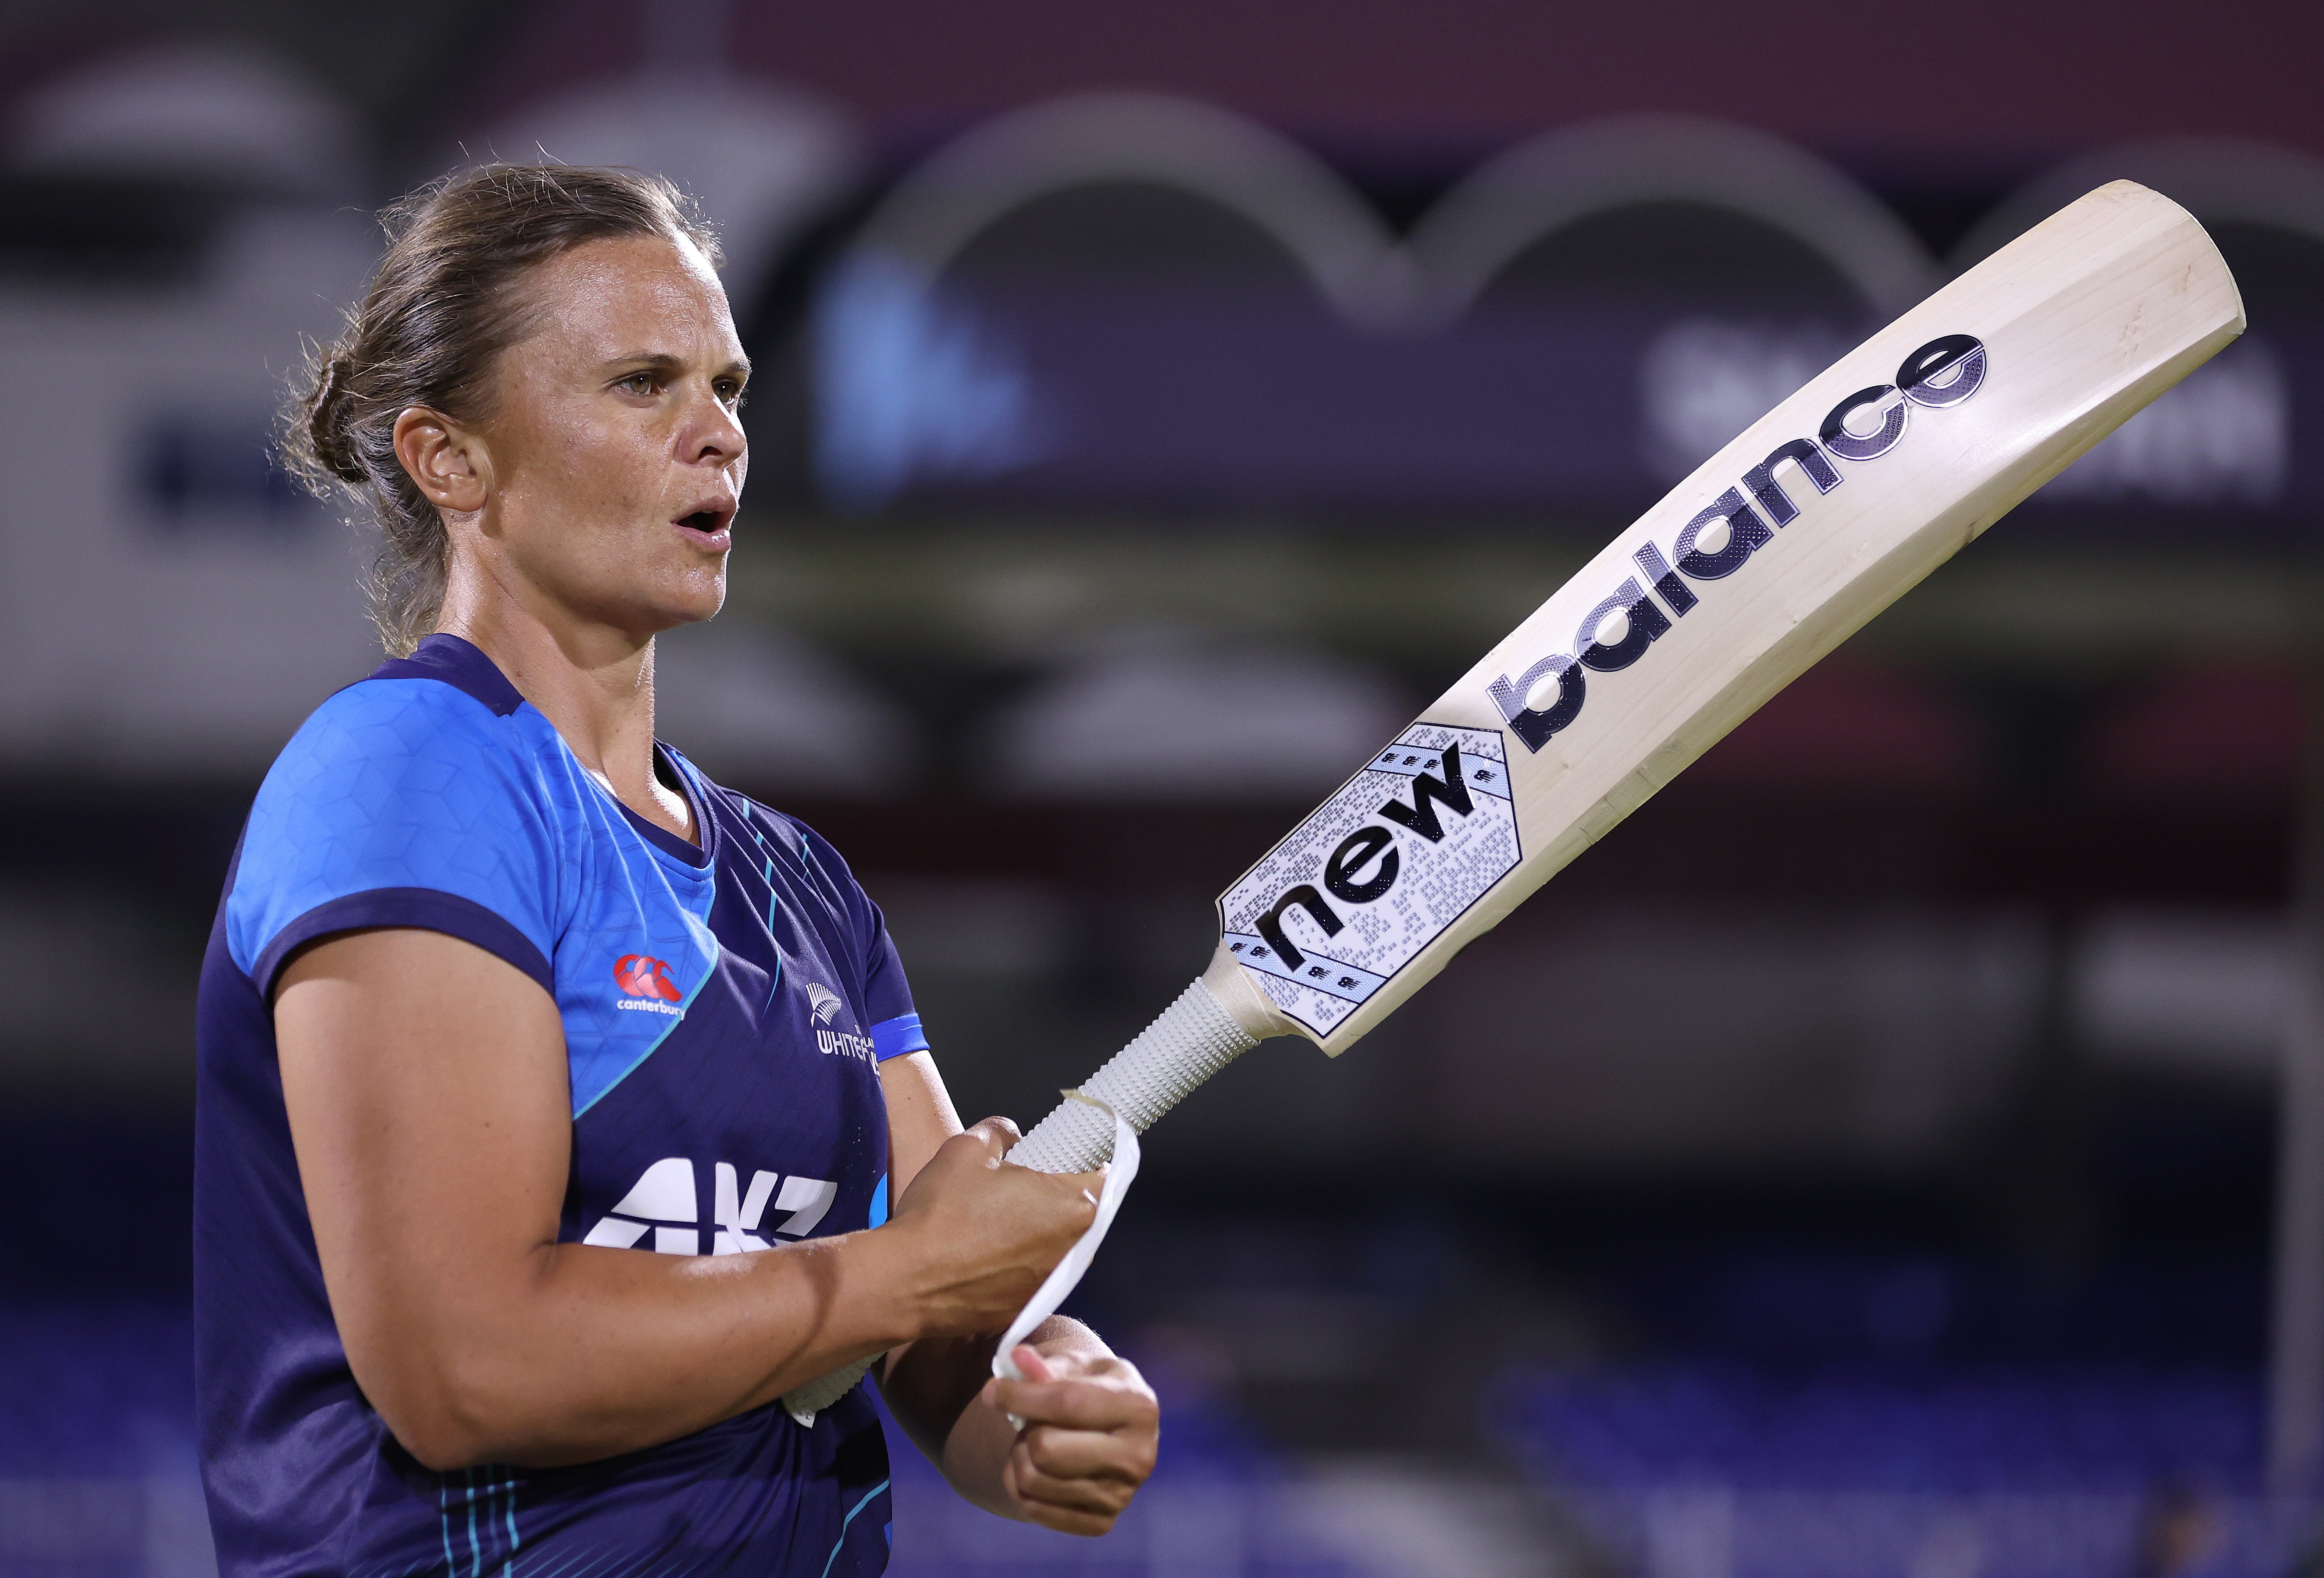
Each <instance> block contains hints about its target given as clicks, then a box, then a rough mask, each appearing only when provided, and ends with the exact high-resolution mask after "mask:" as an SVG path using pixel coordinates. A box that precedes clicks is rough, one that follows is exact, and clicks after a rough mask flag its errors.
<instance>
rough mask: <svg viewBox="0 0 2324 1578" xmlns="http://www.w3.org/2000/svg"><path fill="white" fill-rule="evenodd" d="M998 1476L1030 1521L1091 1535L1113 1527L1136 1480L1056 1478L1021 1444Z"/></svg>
mask: <svg viewBox="0 0 2324 1578" xmlns="http://www.w3.org/2000/svg"><path fill="white" fill-rule="evenodd" d="M1001 1485H1002V1488H1003V1489H1004V1490H1006V1491H1007V1492H1008V1495H1009V1499H1010V1501H1011V1502H1012V1503H1013V1504H1014V1505H1015V1506H1016V1507H1017V1508H1018V1509H1019V1511H1021V1512H1023V1513H1024V1514H1025V1516H1026V1517H1027V1518H1029V1519H1030V1520H1032V1521H1033V1522H1035V1523H1037V1524H1039V1525H1041V1526H1042V1527H1045V1528H1053V1529H1056V1530H1057V1531H1058V1532H1059V1533H1061V1534H1074V1535H1082V1536H1086V1537H1095V1536H1099V1535H1102V1534H1104V1533H1105V1532H1107V1531H1108V1530H1109V1529H1111V1528H1112V1527H1113V1525H1114V1520H1115V1519H1116V1518H1120V1516H1121V1513H1122V1510H1123V1509H1125V1508H1127V1507H1128V1506H1129V1505H1130V1498H1131V1497H1132V1496H1133V1495H1135V1494H1136V1493H1137V1490H1138V1487H1137V1485H1136V1484H1134V1483H1132V1482H1130V1481H1124V1480H1120V1479H1112V1478H1108V1479H1102V1480H1077V1479H1060V1478H1058V1477H1056V1476H1055V1475H1051V1474H1047V1473H1044V1472H1042V1471H1041V1470H1040V1469H1038V1468H1037V1467H1035V1466H1034V1465H1033V1463H1031V1461H1030V1460H1029V1458H1028V1456H1027V1455H1026V1452H1025V1448H1024V1446H1023V1445H1022V1444H1019V1447H1018V1449H1017V1451H1016V1452H1014V1453H1010V1458H1009V1462H1008V1463H1007V1464H1006V1466H1004V1467H1003V1468H1002V1470H1001Z"/></svg>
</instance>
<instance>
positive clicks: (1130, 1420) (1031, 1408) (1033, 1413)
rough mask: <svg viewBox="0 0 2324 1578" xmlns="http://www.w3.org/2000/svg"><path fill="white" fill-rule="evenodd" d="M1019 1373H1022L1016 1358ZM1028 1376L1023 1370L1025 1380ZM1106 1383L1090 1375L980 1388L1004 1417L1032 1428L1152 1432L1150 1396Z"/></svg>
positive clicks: (992, 1382) (1154, 1414) (993, 1382)
mask: <svg viewBox="0 0 2324 1578" xmlns="http://www.w3.org/2000/svg"><path fill="white" fill-rule="evenodd" d="M1019 1369H1023V1361H1022V1360H1021V1359H1020V1360H1019ZM1032 1373H1033V1372H1032V1371H1031V1370H1025V1374H1026V1375H1027V1376H1028V1377H1029V1376H1031V1374H1032ZM1108 1381H1109V1378H1107V1377H1106V1376H1104V1375H1102V1374H1101V1373H1097V1372H1094V1371H1093V1373H1091V1374H1088V1375H1076V1376H1068V1377H1065V1378H1063V1379H1060V1380H1001V1379H1000V1378H998V1377H995V1378H994V1379H993V1380H990V1381H988V1382H986V1383H985V1388H986V1397H987V1398H988V1400H989V1401H991V1403H992V1405H993V1406H994V1407H998V1408H1000V1409H1001V1411H1002V1412H1003V1413H1008V1414H1014V1415H1016V1416H1017V1417H1019V1418H1020V1419H1024V1420H1028V1421H1029V1422H1031V1423H1033V1424H1037V1425H1057V1426H1064V1427H1065V1428H1066V1429H1069V1430H1122V1429H1135V1428H1140V1427H1143V1428H1148V1429H1151V1428H1154V1427H1155V1426H1156V1425H1157V1420H1158V1411H1157V1408H1156V1407H1155V1404H1154V1394H1153V1393H1152V1392H1150V1391H1148V1390H1147V1389H1146V1388H1145V1386H1144V1384H1143V1383H1142V1382H1140V1383H1138V1384H1137V1385H1135V1386H1130V1385H1119V1384H1108Z"/></svg>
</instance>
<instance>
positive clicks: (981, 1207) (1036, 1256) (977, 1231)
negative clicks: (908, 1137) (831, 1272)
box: [890, 1118, 1104, 1337]
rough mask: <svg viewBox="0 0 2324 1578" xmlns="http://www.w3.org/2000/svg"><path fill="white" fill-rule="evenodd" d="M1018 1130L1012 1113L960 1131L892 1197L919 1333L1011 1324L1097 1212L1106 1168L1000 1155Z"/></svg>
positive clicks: (962, 1331) (977, 1329)
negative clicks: (1077, 1168) (1026, 1163)
mask: <svg viewBox="0 0 2324 1578" xmlns="http://www.w3.org/2000/svg"><path fill="white" fill-rule="evenodd" d="M1017 1139H1018V1135H1017V1125H1015V1124H1014V1123H1011V1122H1010V1121H1009V1120H1008V1119H1006V1118H987V1119H986V1120H985V1121H983V1122H982V1123H979V1124H977V1125H976V1126H975V1127H974V1128H973V1129H970V1130H967V1131H966V1132H964V1133H961V1134H955V1135H954V1136H953V1137H952V1138H951V1139H950V1140H945V1142H944V1144H942V1145H941V1146H938V1147H937V1148H936V1155H935V1156H934V1157H932V1158H929V1160H928V1164H927V1166H926V1167H922V1168H921V1169H920V1171H919V1174H918V1177H915V1178H913V1180H912V1183H911V1186H910V1187H909V1188H908V1189H906V1190H905V1191H904V1197H903V1198H902V1199H901V1200H899V1201H898V1202H897V1203H896V1214H895V1217H894V1219H893V1221H892V1222H891V1223H890V1227H891V1228H892V1229H893V1230H894V1231H895V1232H897V1233H898V1234H899V1235H901V1236H903V1237H905V1238H907V1239H908V1240H909V1241H911V1244H912V1251H911V1268H912V1269H911V1272H910V1275H911V1278H912V1284H913V1288H914V1293H915V1296H916V1302H917V1306H918V1310H919V1312H920V1317H919V1327H920V1335H922V1336H927V1337H939V1336H965V1335H969V1334H971V1333H978V1332H991V1331H993V1330H996V1329H997V1328H999V1327H1001V1326H1005V1325H1007V1324H1009V1322H1010V1320H1012V1319H1013V1318H1015V1316H1016V1314H1017V1312H1018V1311H1019V1310H1020V1309H1022V1308H1023V1307H1024V1306H1025V1301H1026V1300H1028V1299H1029V1298H1031V1297H1033V1294H1034V1292H1035V1291H1036V1290H1037V1288H1039V1287H1040V1286H1041V1280H1042V1278H1046V1277H1047V1276H1048V1274H1049V1273H1050V1271H1051V1270H1052V1269H1055V1268H1056V1264H1057V1262H1058V1261H1059V1260H1064V1259H1065V1251H1066V1250H1070V1249H1072V1248H1073V1247H1074V1241H1075V1240H1076V1239H1078V1238H1080V1237H1081V1235H1082V1233H1083V1232H1084V1231H1085V1230H1086V1229H1087V1228H1088V1227H1089V1224H1090V1223H1091V1222H1092V1221H1093V1220H1095V1218H1096V1215H1097V1195H1098V1190H1099V1188H1100V1187H1101V1186H1102V1185H1103V1183H1104V1175H1103V1174H1102V1173H1066V1174H1052V1173H1037V1172H1035V1171H1033V1170H1032V1169H1031V1168H1030V1167H1016V1166H1013V1165H1011V1164H1010V1163H1008V1162H1005V1161H1003V1160H1002V1159H1001V1158H1003V1157H1004V1156H1006V1155H1007V1154H1008V1151H1009V1148H1010V1146H1012V1145H1014V1144H1016V1143H1017Z"/></svg>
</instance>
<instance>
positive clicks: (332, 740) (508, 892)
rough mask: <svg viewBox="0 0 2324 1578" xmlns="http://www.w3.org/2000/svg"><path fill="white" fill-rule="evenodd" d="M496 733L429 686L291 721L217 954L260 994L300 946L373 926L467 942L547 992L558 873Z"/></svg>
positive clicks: (234, 885)
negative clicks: (224, 954) (301, 722)
mask: <svg viewBox="0 0 2324 1578" xmlns="http://www.w3.org/2000/svg"><path fill="white" fill-rule="evenodd" d="M529 762H530V757H529V755H528V753H527V752H525V751H524V750H523V749H522V748H521V743H520V742H519V740H518V739H517V738H516V737H515V736H514V734H512V724H510V722H509V720H507V719H505V718H502V717H497V716H495V715H493V713H492V712H491V711H490V710H489V709H487V708H486V707H484V706H483V705H482V704H480V703H478V702H477V701H475V700H474V699H473V698H471V697H468V696H467V695H466V694H465V693H463V692H462V691H460V690H458V689H457V688H455V687H452V686H449V685H446V684H443V683H441V682H439V681H437V680H434V679H383V680H370V681H366V682H365V683H364V684H360V685H355V686H351V687H348V688H347V689H346V690H343V691H341V692H339V694H338V695H337V696H335V697H332V698H331V699H330V700H329V701H327V702H326V703H325V704H324V705H323V706H322V707H321V708H319V709H318V711H317V712H316V714H315V715H314V716H313V717H311V718H309V719H308V720H307V723H306V725H305V726H304V727H302V728H301V729H300V731H299V733H298V734H296V735H295V736H294V737H293V738H292V739H291V743H290V744H289V745H288V746H287V747H285V748H284V750H283V752H282V754H281V757H280V758H278V759H277V760H276V761H275V763H274V767H273V769H272V771H270V772H269V773H268V774H267V775H266V781H265V783H264V784H263V785H262V786H261V787H260V789H259V791H258V798H257V801H256V803H255V804H254V805H253V806H252V807H251V813H250V823H249V826H248V827H247V828H246V829H245V830H244V834H243V842H242V851H241V854H240V856H239V858H238V860H237V863H236V865H235V874H234V878H233V881H232V882H231V883H230V884H229V886H228V890H227V893H226V943H227V947H228V951H229V952H230V953H231V954H232V955H233V957H234V961H235V964H237V965H239V966H240V967H241V968H242V970H243V971H244V973H245V974H248V975H249V976H250V978H251V980H252V981H253V982H254V983H256V984H257V986H258V989H259V991H260V992H262V993H263V992H271V991H272V988H273V985H274V979H275V976H276V975H277V974H279V973H280V972H281V968H282V966H283V964H285V963H286V962H287V961H288V960H289V958H290V957H291V955H292V954H293V953H295V952H296V951H297V950H298V949H299V948H300V947H302V946H305V945H306V944H308V943H310V942H313V941H315V940H316V939H317V938H318V937H327V936H329V935H330V934H332V933H334V932H341V931H350V930H354V929H356V928H358V927H375V926H397V927H420V928H423V929H425V930H429V931H440V932H444V933H446V934H447V935H449V936H452V937H459V938H461V939H462V940H464V941H466V942H470V943H474V944H475V946H478V947H480V948H483V949H484V950H485V951H486V952H487V953H491V954H493V955H497V956H499V957H500V958H503V959H505V960H507V961H508V962H509V963H510V964H513V965H515V966H516V967H517V968H518V969H520V970H521V971H523V972H524V973H525V974H527V975H529V976H530V977H531V978H532V979H533V980H535V981H537V982H539V983H540V985H541V987H542V988H543V989H544V990H546V991H548V992H550V993H551V994H552V995H553V994H554V993H555V991H556V981H555V976H554V974H553V973H552V972H551V969H550V966H549V957H550V955H551V953H552V952H553V949H554V946H555V938H556V926H555V921H554V915H555V912H556V909H557V895H558V863H557V862H556V859H555V848H554V843H553V838H552V835H551V831H550V827H549V820H548V818H547V817H545V816H544V815H543V814H542V811H541V807H540V800H539V794H538V790H537V786H535V785H534V783H533V782H532V775H531V773H530V771H529V765H528V764H529Z"/></svg>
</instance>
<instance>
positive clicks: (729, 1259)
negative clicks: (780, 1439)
mask: <svg viewBox="0 0 2324 1578" xmlns="http://www.w3.org/2000/svg"><path fill="white" fill-rule="evenodd" d="M915 1260H916V1257H915V1255H914V1254H913V1252H912V1246H910V1245H909V1244H908V1243H906V1242H904V1241H902V1235H901V1234H899V1232H898V1231H897V1230H895V1229H893V1228H880V1229H874V1230H871V1231H870V1232H855V1233H847V1234H842V1235H838V1236H835V1237H833V1238H828V1239H819V1240H813V1241H807V1242H804V1243H798V1244H789V1245H785V1246H783V1247H781V1248H779V1249H773V1250H762V1251H758V1252H754V1253H750V1254H742V1255H722V1256H717V1257H715V1258H713V1257H701V1258H696V1257H681V1256H670V1255H656V1254H647V1253H641V1252H639V1251H637V1250H614V1249H598V1248H593V1247H591V1246H588V1245H585V1244H556V1245H545V1246H543V1247H542V1249H541V1250H539V1253H538V1254H537V1255H536V1256H535V1257H533V1259H532V1260H531V1261H530V1263H529V1264H528V1265H526V1266H525V1267H523V1268H522V1269H520V1270H518V1271H516V1272H513V1273H512V1275H511V1276H510V1277H509V1278H507V1279H506V1280H505V1281H504V1282H503V1285H501V1286H499V1287H491V1286H478V1285H476V1284H474V1283H471V1284H467V1285H468V1286H470V1287H475V1289H476V1290H475V1293H474V1294H473V1295H472V1296H471V1297H467V1298H465V1299H459V1300H457V1301H454V1300H451V1299H445V1300H442V1301H441V1302H434V1301H431V1307H429V1308H427V1309H414V1310H409V1311H402V1312H390V1311H383V1312H381V1313H382V1314H383V1315H389V1317H390V1320H391V1322H392V1324H395V1325H396V1326H399V1327H401V1330H400V1331H383V1332H377V1333H347V1334H348V1336H349V1338H350V1341H349V1344H348V1346H349V1352H350V1354H351V1355H354V1354H357V1353H363V1352H368V1353H371V1354H374V1355H380V1356H382V1357H387V1356H391V1355H392V1356H393V1357H392V1359H391V1361H390V1362H389V1363H388V1364H386V1365H384V1366H375V1368H383V1369H385V1370H388V1371H389V1373H387V1374H383V1375H379V1376H376V1377H374V1376H371V1375H367V1374H366V1373H365V1369H366V1367H365V1366H364V1365H363V1364H362V1363H361V1362H360V1361H358V1363H357V1374H356V1379H357V1380H358V1381H360V1382H362V1383H363V1384H364V1389H365V1390H366V1392H368V1393H370V1394H371V1395H372V1396H373V1398H374V1401H375V1402H376V1403H378V1405H379V1406H380V1407H381V1411H382V1414H383V1416H384V1417H386V1418H387V1420H388V1422H389V1424H390V1426H391V1427H392V1428H393V1429H394V1430H395V1432H396V1434H397V1435H398V1437H399V1438H400V1439H401V1440H402V1441H403V1443H404V1444H405V1446H406V1447H407V1448H408V1449H409V1450H410V1451H411V1452H412V1453H413V1454H414V1455H415V1456H418V1457H419V1458H420V1460H421V1461H422V1462H424V1463H429V1466H431V1467H435V1468H438V1469H447V1468H456V1467H466V1466H468V1465H470V1464H474V1463H516V1464H520V1465H522V1466H526V1467H548V1466H552V1465H555V1464H560V1463H582V1462H588V1461H591V1460H594V1459H597V1458H603V1457H610V1456H613V1455H614V1454H616V1453H623V1452H631V1451H635V1450H638V1449H639V1448H641V1447H646V1446H651V1445H654V1444H659V1443H660V1442H664V1441H669V1440H672V1439H674V1438H676V1437H678V1436H680V1435H687V1434H689V1433H690V1432H692V1431H696V1430H699V1429H702V1428H705V1426H711V1425H715V1424H716V1423H718V1422H719V1421H721V1420H724V1419H728V1418H732V1417H734V1416H735V1415H737V1414H741V1413H744V1412H747V1411H749V1410H750V1409H752V1408H754V1407H760V1406H761V1405H762V1404H765V1403H768V1402H771V1401H773V1400H774V1399H775V1398H779V1397H780V1396H782V1394H783V1393H785V1392H787V1391H788V1390H790V1389H792V1388H794V1387H797V1386H799V1385H802V1384H804V1383H805V1382H807V1381H809V1380H814V1379H815V1378H816V1377H817V1376H820V1375H824V1374H826V1373H828V1372H829V1371H831V1370H835V1369H838V1368H839V1367H840V1366H842V1365H844V1364H847V1363H850V1362H853V1361H856V1360H859V1359H863V1358H867V1357H869V1356H871V1355H872V1354H875V1353H879V1352H885V1351H887V1350H889V1349H890V1348H893V1347H895V1346H896V1345H897V1344H898V1343H909V1342H910V1341H911V1340H912V1339H913V1338H915V1337H916V1336H918V1335H919V1334H920V1333H921V1331H922V1329H923V1328H922V1325H921V1324H920V1323H921V1321H922V1319H923V1316H924V1312H923V1311H922V1310H921V1309H920V1308H919V1303H920V1301H919V1300H918V1298H917V1297H916V1290H915V1287H914V1285H913V1269H914V1262H915ZM461 1285H462V1283H461V1281H460V1279H457V1278H447V1279H446V1280H444V1281H440V1282H438V1283H436V1284H435V1285H434V1286H435V1288H437V1289H439V1290H440V1289H443V1288H446V1287H458V1286H461ZM396 1315H401V1316H402V1318H401V1319H400V1320H399V1319H396V1318H395V1316H396ZM366 1336H368V1337H370V1338H371V1339H372V1340H371V1341H364V1340H363V1339H364V1337H366ZM399 1339H401V1340H399ZM415 1339H416V1340H415Z"/></svg>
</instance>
